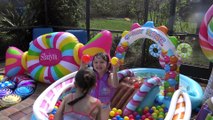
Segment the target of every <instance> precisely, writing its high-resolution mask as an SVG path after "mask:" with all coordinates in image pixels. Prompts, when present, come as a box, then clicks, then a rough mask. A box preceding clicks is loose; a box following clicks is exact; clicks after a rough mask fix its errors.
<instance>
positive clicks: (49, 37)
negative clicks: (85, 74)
mask: <svg viewBox="0 0 213 120" xmlns="http://www.w3.org/2000/svg"><path fill="white" fill-rule="evenodd" d="M80 44H81V43H79V42H78V40H77V38H76V37H75V36H74V35H73V34H71V33H67V32H54V33H50V34H45V35H42V36H39V37H38V38H37V39H35V40H34V41H33V42H32V43H31V44H30V47H29V50H28V55H27V68H28V72H29V73H30V75H31V77H33V78H34V79H35V80H38V81H42V80H43V81H42V82H45V83H52V82H54V81H55V80H58V79H59V78H61V77H62V76H65V75H66V74H68V73H71V72H74V71H76V70H78V66H77V65H76V64H73V63H76V62H75V58H77V57H75V56H76V55H78V53H73V51H78V50H76V49H79V47H78V48H75V47H76V46H79V45H80ZM80 46H83V45H82V44H81V45H80ZM75 54H76V55H75Z"/></svg>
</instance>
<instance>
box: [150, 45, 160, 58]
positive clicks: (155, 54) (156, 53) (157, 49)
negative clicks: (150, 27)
mask: <svg viewBox="0 0 213 120" xmlns="http://www.w3.org/2000/svg"><path fill="white" fill-rule="evenodd" d="M160 53H161V48H160V47H159V46H158V45H157V44H152V45H150V47H149V54H150V55H152V56H153V57H159V56H160Z"/></svg>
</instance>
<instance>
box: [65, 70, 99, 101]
mask: <svg viewBox="0 0 213 120" xmlns="http://www.w3.org/2000/svg"><path fill="white" fill-rule="evenodd" d="M75 84H76V85H77V86H78V87H79V88H81V90H82V92H83V95H82V96H81V97H79V98H76V99H74V100H73V101H71V102H69V103H68V104H69V105H74V104H75V103H77V102H78V101H80V100H81V99H83V98H84V97H85V96H86V95H87V93H88V92H89V91H90V90H91V89H92V87H93V86H95V84H96V75H95V73H94V71H93V70H91V69H80V70H79V71H78V72H77V74H76V75H75Z"/></svg>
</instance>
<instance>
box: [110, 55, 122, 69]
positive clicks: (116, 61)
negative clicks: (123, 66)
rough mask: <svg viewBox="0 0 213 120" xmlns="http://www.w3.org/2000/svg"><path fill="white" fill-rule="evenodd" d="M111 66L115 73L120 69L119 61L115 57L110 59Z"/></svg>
mask: <svg viewBox="0 0 213 120" xmlns="http://www.w3.org/2000/svg"><path fill="white" fill-rule="evenodd" d="M111 64H112V68H113V70H115V71H117V70H118V69H119V67H120V62H119V59H118V58H117V57H113V58H112V59H111Z"/></svg>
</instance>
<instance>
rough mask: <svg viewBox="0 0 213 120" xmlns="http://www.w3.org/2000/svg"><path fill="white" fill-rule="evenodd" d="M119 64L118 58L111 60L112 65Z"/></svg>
mask: <svg viewBox="0 0 213 120" xmlns="http://www.w3.org/2000/svg"><path fill="white" fill-rule="evenodd" d="M117 63H118V58H117V57H113V58H112V59H111V64H112V65H116V64H117Z"/></svg>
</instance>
